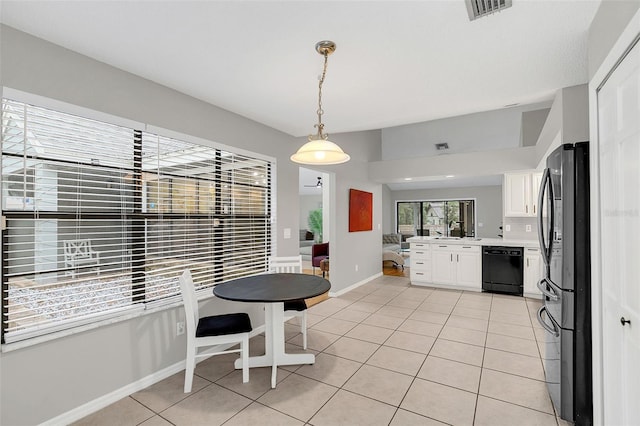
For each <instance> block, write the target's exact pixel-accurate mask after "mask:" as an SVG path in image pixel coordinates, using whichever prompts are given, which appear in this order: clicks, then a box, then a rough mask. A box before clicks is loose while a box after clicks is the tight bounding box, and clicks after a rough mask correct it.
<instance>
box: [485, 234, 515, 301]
mask: <svg viewBox="0 0 640 426" xmlns="http://www.w3.org/2000/svg"><path fill="white" fill-rule="evenodd" d="M523 251H524V249H523V248H522V247H503V246H483V247H482V291H488V292H493V293H507V294H514V295H518V296H522V290H523V285H522V283H523V276H522V271H523V269H524V268H523Z"/></svg>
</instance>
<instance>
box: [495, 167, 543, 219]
mask: <svg viewBox="0 0 640 426" xmlns="http://www.w3.org/2000/svg"><path fill="white" fill-rule="evenodd" d="M541 181H542V173H539V172H530V171H526V172H514V173H505V175H504V185H503V198H504V215H505V216H507V217H513V216H516V217H531V216H536V215H537V213H538V192H539V190H540V182H541Z"/></svg>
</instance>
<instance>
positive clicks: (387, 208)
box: [382, 185, 396, 234]
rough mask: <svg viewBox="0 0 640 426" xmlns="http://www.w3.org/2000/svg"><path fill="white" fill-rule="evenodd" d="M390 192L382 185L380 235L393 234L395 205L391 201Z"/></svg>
mask: <svg viewBox="0 0 640 426" xmlns="http://www.w3.org/2000/svg"><path fill="white" fill-rule="evenodd" d="M392 193H393V192H392V191H391V189H389V187H388V186H387V185H382V209H383V210H382V233H383V234H390V233H393V232H395V227H396V220H395V214H396V213H395V203H394V202H393V201H392V200H391V196H392Z"/></svg>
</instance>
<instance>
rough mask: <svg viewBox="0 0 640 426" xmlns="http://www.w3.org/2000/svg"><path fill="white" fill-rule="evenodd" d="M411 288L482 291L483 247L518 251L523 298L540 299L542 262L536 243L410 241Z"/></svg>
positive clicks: (501, 240)
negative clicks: (424, 287)
mask: <svg viewBox="0 0 640 426" xmlns="http://www.w3.org/2000/svg"><path fill="white" fill-rule="evenodd" d="M407 241H408V242H409V243H410V250H411V269H410V278H411V284H412V285H417V286H432V287H442V288H450V289H456V290H470V291H482V276H483V273H482V272H483V271H482V264H483V262H482V253H483V246H501V247H514V248H521V249H522V251H523V255H524V256H523V271H522V274H523V277H522V280H523V286H524V291H523V295H524V296H527V297H537V298H540V297H541V293H540V291H539V290H538V288H537V283H538V280H539V279H540V278H541V277H542V267H543V262H542V258H541V256H540V250H539V245H538V241H536V240H503V239H502V238H456V237H420V236H416V237H411V238H408V239H407Z"/></svg>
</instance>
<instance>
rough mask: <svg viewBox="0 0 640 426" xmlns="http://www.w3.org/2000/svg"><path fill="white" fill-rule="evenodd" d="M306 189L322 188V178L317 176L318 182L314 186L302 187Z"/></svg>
mask: <svg viewBox="0 0 640 426" xmlns="http://www.w3.org/2000/svg"><path fill="white" fill-rule="evenodd" d="M304 186H305V187H306V188H322V176H318V182H316V184H315V185H304Z"/></svg>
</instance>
